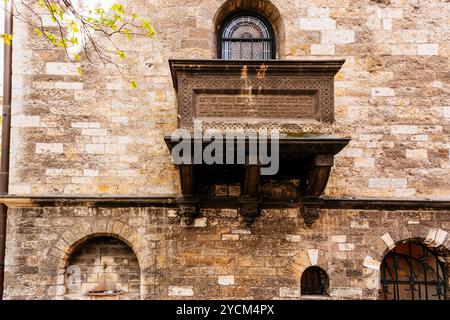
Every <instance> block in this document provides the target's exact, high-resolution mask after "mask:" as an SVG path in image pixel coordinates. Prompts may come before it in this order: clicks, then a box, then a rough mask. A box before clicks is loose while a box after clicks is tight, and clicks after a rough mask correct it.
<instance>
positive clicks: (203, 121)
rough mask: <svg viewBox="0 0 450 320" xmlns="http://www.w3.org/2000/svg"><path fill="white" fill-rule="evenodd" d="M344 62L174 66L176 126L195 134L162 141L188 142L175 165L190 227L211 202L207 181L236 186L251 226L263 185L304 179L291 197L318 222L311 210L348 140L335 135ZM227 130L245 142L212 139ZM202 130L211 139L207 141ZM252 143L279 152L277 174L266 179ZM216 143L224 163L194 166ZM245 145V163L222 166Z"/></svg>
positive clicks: (209, 62) (174, 63) (190, 63)
mask: <svg viewBox="0 0 450 320" xmlns="http://www.w3.org/2000/svg"><path fill="white" fill-rule="evenodd" d="M343 63H344V61H343V60H319V61H316V60H315V61H312V60H306V61H286V60H283V61H280V60H270V61H228V60H171V61H170V67H171V72H172V79H173V84H174V87H175V89H176V90H177V98H178V113H179V123H178V127H179V128H180V129H184V130H185V131H184V132H187V133H190V134H192V139H190V140H188V139H187V137H184V138H175V139H174V138H173V137H172V138H171V137H166V138H165V140H166V144H167V145H168V147H169V149H170V150H173V149H174V148H176V146H178V145H179V143H181V142H183V141H184V142H188V144H190V145H191V147H190V148H187V150H189V151H186V150H184V151H183V159H184V160H183V161H182V162H179V161H178V162H177V166H178V168H179V170H180V178H181V193H182V194H181V196H180V197H179V199H178V202H179V205H180V212H181V214H182V216H183V217H184V218H186V221H187V222H192V221H193V219H194V218H195V216H196V215H197V214H198V209H199V208H198V206H199V202H200V199H201V198H202V197H205V196H208V197H214V195H211V194H208V192H205V188H204V187H205V186H206V185H208V184H214V183H218V184H220V183H225V184H226V183H231V184H233V183H237V184H239V186H240V194H239V196H237V201H238V203H239V207H240V213H241V215H243V216H244V218H245V221H246V222H247V223H251V222H252V221H253V220H254V219H255V218H256V217H258V216H259V214H260V213H259V211H260V203H261V202H262V201H264V199H265V198H266V197H267V195H265V194H264V191H263V189H264V188H265V185H267V184H270V183H281V182H282V181H288V180H289V181H290V182H289V183H290V184H291V186H292V185H295V184H296V183H295V181H299V183H298V184H297V185H296V187H295V189H296V190H295V191H294V192H293V193H292V192H291V198H292V197H293V198H297V201H300V202H302V203H303V204H304V206H303V208H302V213H304V217H305V222H307V223H309V222H308V221H313V219H311V217H312V216H314V212H312V211H311V210H313V208H315V207H317V206H318V204H320V198H318V197H320V195H321V194H322V193H323V191H324V189H325V187H326V185H327V181H328V177H329V175H330V172H331V168H332V166H333V164H334V156H335V155H336V154H337V153H338V152H340V151H341V150H342V149H343V148H344V147H345V146H346V145H347V144H348V143H349V141H350V138H348V137H340V136H336V135H333V134H332V131H333V130H332V123H333V122H334V75H335V74H336V73H337V72H338V71H339V69H340V68H341V66H342V64H343ZM274 131H276V132H279V133H280V135H279V137H278V138H277V139H276V141H275V138H273V137H272V138H271V139H270V140H269V141H267V142H264V141H262V139H261V138H259V137H258V136H256V137H255V136H254V135H252V134H253V133H255V132H259V133H261V132H266V133H269V134H270V132H274ZM194 132H196V134H197V136H196V137H194V135H193V133H194ZM229 132H234V133H236V132H242V133H243V138H242V136H241V137H240V138H238V137H234V138H233V140H232V141H231V143H230V141H229V140H228V141H225V140H219V139H216V136H214V134H215V133H222V134H225V133H229ZM204 133H210V134H212V136H213V137H209V138H208V137H206V138H205V137H203V136H202V135H203V134H204ZM199 134H200V137H199ZM224 137H225V135H224ZM255 139H256V141H254V140H255ZM252 143H255V144H256V145H260V144H261V143H266V147H267V148H268V149H269V150H270V152H271V153H272V155H273V153H277V161H278V166H279V170H278V171H277V173H276V174H275V175H272V176H270V177H267V176H262V175H261V171H262V169H264V168H265V167H267V164H265V163H262V162H261V160H260V159H259V158H258V159H256V161H255V159H254V158H255V157H254V156H255V155H254V154H253V153H252V152H250V151H249V149H250V145H251V144H252ZM273 143H276V147H274V144H273ZM213 144H214V145H215V155H216V156H218V155H217V152H218V151H217V150H220V152H223V155H220V156H223V161H219V162H216V163H215V164H214V165H210V164H207V163H206V162H205V161H203V160H201V161H200V162H199V161H198V159H197V161H195V159H194V153H195V150H197V151H198V152H199V153H200V154H203V153H204V152H205V150H206V149H207V148H210V149H211V146H212V145H213ZM240 145H241V146H243V149H244V150H245V152H244V154H243V155H242V157H241V160H242V161H241V162H240V163H228V164H225V163H227V162H226V161H225V158H227V157H229V156H230V155H231V158H234V159H237V158H238V155H237V154H236V152H237V151H236V150H238V147H239V146H240ZM196 148H197V149H196ZM231 148H232V149H231ZM186 153H189V154H186ZM272 164H273V163H272ZM293 181H294V182H293ZM291 189H292V188H291ZM302 199H304V201H302ZM284 200H286V201H292V199H289V200H288V199H284ZM306 205H308V208H306ZM306 209H308V210H306ZM309 209H311V210H309Z"/></svg>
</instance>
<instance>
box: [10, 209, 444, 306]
mask: <svg viewBox="0 0 450 320" xmlns="http://www.w3.org/2000/svg"><path fill="white" fill-rule="evenodd" d="M297 215H298V209H286V210H264V211H263V215H262V217H261V218H260V219H258V220H257V221H256V222H255V224H254V225H253V226H252V227H251V228H246V227H245V226H244V223H243V222H242V221H241V218H239V217H238V215H237V212H236V210H231V209H228V210H224V209H222V210H218V209H214V210H213V209H210V210H203V211H202V216H201V217H199V218H198V219H197V220H196V221H195V226H193V227H184V226H182V225H181V224H180V222H179V221H177V218H176V214H175V210H173V209H163V208H86V207H60V208H53V207H52V208H33V209H31V208H29V209H10V211H9V219H8V239H7V261H6V283H5V298H6V299H19V298H20V299H63V298H68V297H69V296H68V295H67V294H68V293H70V294H72V295H74V294H75V297H76V298H80V297H81V298H88V297H86V296H85V295H84V293H83V292H81V293H80V292H79V293H78V294H76V293H74V292H73V291H70V292H69V291H67V290H66V286H67V279H68V275H67V274H66V268H67V266H68V265H70V262H72V263H74V264H76V263H78V262H76V258H75V260H73V257H74V256H75V257H77V254H78V253H77V252H78V251H77V249H78V248H80V246H81V248H83V247H82V246H83V243H84V241H85V240H86V239H92V238H93V237H94V236H105V235H108V236H113V237H116V238H118V239H120V240H122V241H124V242H125V243H126V244H127V245H128V246H129V247H130V248H131V249H132V250H133V251H134V253H135V255H136V257H137V259H138V264H139V268H140V272H141V277H140V296H141V297H142V298H145V299H154V298H158V299H184V298H198V299H232V298H234V299H236V298H251V299H280V298H282V299H291V298H292V299H299V298H300V299H301V298H305V297H304V296H301V295H300V279H301V275H302V272H303V271H304V270H305V269H306V268H308V267H309V266H313V265H317V266H319V267H321V268H323V269H324V270H325V271H326V272H327V273H328V276H329V279H330V290H329V291H330V298H331V299H361V298H365V299H374V298H377V287H378V283H379V271H378V270H379V267H380V261H381V260H382V259H383V257H384V255H385V254H386V253H387V252H388V251H389V250H390V249H392V247H393V246H394V244H395V243H397V242H399V241H401V240H405V239H415V240H416V241H420V242H422V243H424V244H425V245H427V246H429V247H431V248H447V249H450V237H449V236H448V231H450V212H449V211H421V212H414V211H392V212H386V211H360V210H322V212H321V216H320V219H319V220H318V221H317V222H316V224H315V225H314V226H313V227H312V228H307V227H306V226H305V225H304V222H303V219H301V218H298V217H297ZM131 249H130V250H131ZM127 255H128V256H129V254H127ZM447 259H448V257H447ZM83 263H84V262H83ZM135 287H136V286H134V288H135ZM122 288H123V289H124V290H126V287H122ZM130 288H131V287H130ZM72 297H73V296H72ZM306 298H320V297H306Z"/></svg>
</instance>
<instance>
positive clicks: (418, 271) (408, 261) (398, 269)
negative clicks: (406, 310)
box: [380, 242, 447, 300]
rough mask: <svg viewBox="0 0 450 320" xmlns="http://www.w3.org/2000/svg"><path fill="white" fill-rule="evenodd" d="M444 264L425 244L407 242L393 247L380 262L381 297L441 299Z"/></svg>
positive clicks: (442, 297)
mask: <svg viewBox="0 0 450 320" xmlns="http://www.w3.org/2000/svg"><path fill="white" fill-rule="evenodd" d="M446 290H447V289H446V279H445V274H444V272H443V265H442V264H441V262H440V261H439V259H438V258H437V257H436V255H435V254H434V253H433V252H432V251H431V250H430V249H428V248H426V247H425V246H422V245H419V244H416V243H413V242H407V243H404V244H399V245H397V246H396V247H395V248H394V249H392V250H391V251H390V252H389V253H388V254H387V255H386V257H385V258H384V259H383V262H382V264H381V295H380V299H384V300H444V299H445V294H446Z"/></svg>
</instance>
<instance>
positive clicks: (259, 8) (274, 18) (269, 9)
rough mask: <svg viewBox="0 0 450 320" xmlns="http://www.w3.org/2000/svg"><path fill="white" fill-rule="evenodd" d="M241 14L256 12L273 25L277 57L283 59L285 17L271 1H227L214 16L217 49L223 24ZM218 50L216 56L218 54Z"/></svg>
mask: <svg viewBox="0 0 450 320" xmlns="http://www.w3.org/2000/svg"><path fill="white" fill-rule="evenodd" d="M239 12H254V13H257V14H260V15H262V16H264V17H265V18H266V19H267V20H268V21H269V22H270V23H271V25H272V27H273V29H274V32H275V41H276V57H277V59H283V58H284V56H285V47H286V45H285V43H286V39H285V38H286V36H285V26H284V21H283V17H282V16H281V13H280V11H279V10H278V8H277V7H276V6H275V5H274V4H273V3H272V2H271V1H269V0H227V1H225V2H224V3H223V4H222V5H221V6H220V7H219V9H218V10H217V11H216V14H215V15H214V19H213V21H214V26H215V37H214V43H215V48H218V46H217V40H218V36H219V32H220V30H221V28H222V25H223V23H224V22H225V21H226V20H227V18H228V17H229V16H231V15H234V14H237V13H239ZM217 53H218V52H217V49H216V54H217Z"/></svg>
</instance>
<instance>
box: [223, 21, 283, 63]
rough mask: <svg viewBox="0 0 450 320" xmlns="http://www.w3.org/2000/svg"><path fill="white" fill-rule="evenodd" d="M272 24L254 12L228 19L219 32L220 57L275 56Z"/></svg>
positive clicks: (252, 57)
mask: <svg viewBox="0 0 450 320" xmlns="http://www.w3.org/2000/svg"><path fill="white" fill-rule="evenodd" d="M273 34H274V33H273V30H272V26H271V25H270V24H269V23H268V22H267V21H266V19H265V18H264V17H262V16H259V15H254V14H240V15H235V16H233V17H231V18H230V19H228V20H227V21H226V22H225V24H224V27H223V28H222V32H221V33H220V41H219V43H220V49H219V53H220V57H221V58H222V59H229V60H267V59H274V58H275V50H274V48H275V41H274V36H273Z"/></svg>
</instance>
